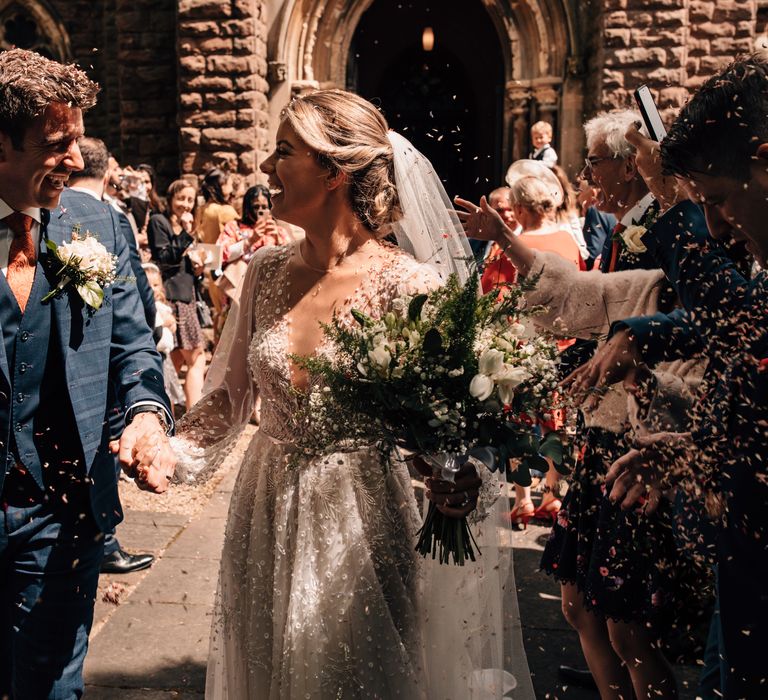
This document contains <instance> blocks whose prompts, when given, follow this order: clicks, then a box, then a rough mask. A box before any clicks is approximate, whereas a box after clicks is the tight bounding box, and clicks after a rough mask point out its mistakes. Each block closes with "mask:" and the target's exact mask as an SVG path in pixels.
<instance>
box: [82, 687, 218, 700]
mask: <svg viewBox="0 0 768 700" xmlns="http://www.w3.org/2000/svg"><path fill="white" fill-rule="evenodd" d="M85 697H86V700H115V699H116V698H119V700H204V698H205V694H204V693H202V692H200V693H198V692H195V691H191V690H186V691H178V690H146V689H135V688H112V687H110V686H106V687H103V686H97V685H89V686H88V692H87V693H86V696H85Z"/></svg>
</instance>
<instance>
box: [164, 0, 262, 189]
mask: <svg viewBox="0 0 768 700" xmlns="http://www.w3.org/2000/svg"><path fill="white" fill-rule="evenodd" d="M178 8H179V13H178V36H179V39H178V50H179V103H180V110H179V127H180V137H181V148H182V158H181V169H182V171H183V172H185V173H202V172H204V171H205V170H206V169H208V168H210V167H212V166H224V167H226V168H228V169H229V170H230V171H231V172H236V173H240V174H241V175H244V176H246V177H247V178H248V180H253V179H254V176H255V174H256V172H257V168H258V156H259V155H260V154H263V153H264V152H265V151H266V150H267V133H268V129H269V115H268V112H267V109H268V107H267V93H268V91H269V85H268V83H267V80H266V75H267V62H266V29H265V18H264V3H263V2H262V1H261V0H179V3H178Z"/></svg>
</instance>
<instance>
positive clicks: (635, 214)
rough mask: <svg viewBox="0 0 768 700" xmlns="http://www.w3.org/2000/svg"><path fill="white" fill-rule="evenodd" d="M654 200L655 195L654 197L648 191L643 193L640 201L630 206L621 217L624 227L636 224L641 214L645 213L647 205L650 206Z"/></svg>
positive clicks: (641, 216)
mask: <svg viewBox="0 0 768 700" xmlns="http://www.w3.org/2000/svg"><path fill="white" fill-rule="evenodd" d="M655 201H656V197H654V196H653V195H652V194H651V193H650V192H649V193H648V194H647V195H645V197H643V198H642V199H641V200H640V201H638V202H637V204H635V206H634V207H632V208H631V209H630V210H629V211H628V212H627V213H626V214H624V216H622V217H621V222H620V223H621V225H622V226H623V227H624V228H629V227H630V226H632V224H633V223H634V224H636V223H637V222H638V221H640V219H642V218H643V214H645V212H646V210H647V209H648V207H650V206H651V204H653V203H654V202H655Z"/></svg>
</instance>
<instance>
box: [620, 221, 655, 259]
mask: <svg viewBox="0 0 768 700" xmlns="http://www.w3.org/2000/svg"><path fill="white" fill-rule="evenodd" d="M647 230H648V229H647V228H645V226H640V225H639V224H632V225H631V226H627V228H625V229H624V230H623V231H622V232H621V238H622V240H623V241H624V247H625V248H626V249H627V250H628V251H629V252H630V253H645V251H646V250H648V248H646V247H645V244H644V243H643V236H644V235H645V232H646V231H647Z"/></svg>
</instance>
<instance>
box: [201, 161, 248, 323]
mask: <svg viewBox="0 0 768 700" xmlns="http://www.w3.org/2000/svg"><path fill="white" fill-rule="evenodd" d="M200 192H201V193H202V195H203V205H202V206H201V207H199V208H198V209H197V213H196V215H195V236H196V237H197V240H198V241H200V242H201V243H209V244H210V243H216V241H218V240H219V236H221V234H222V233H224V227H225V226H226V225H227V224H228V223H229V222H230V221H237V219H238V218H239V216H238V213H237V211H236V210H235V208H234V207H233V206H232V205H231V204H229V201H230V198H231V197H232V192H233V186H232V176H231V175H230V174H229V173H226V172H224V171H223V170H220V169H219V168H212V169H211V170H209V171H208V172H207V173H206V174H205V177H203V181H202V183H201V185H200ZM204 289H205V291H206V292H207V295H208V299H209V300H210V304H211V311H212V316H213V327H214V332H215V335H216V336H217V337H218V333H219V331H220V330H221V328H222V326H223V320H224V317H223V310H224V305H225V301H226V300H225V298H224V296H223V295H222V292H221V290H220V289H219V288H218V287H217V286H216V284H215V280H214V279H213V276H212V275H211V273H210V272H208V273H206V275H205V280H204Z"/></svg>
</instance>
